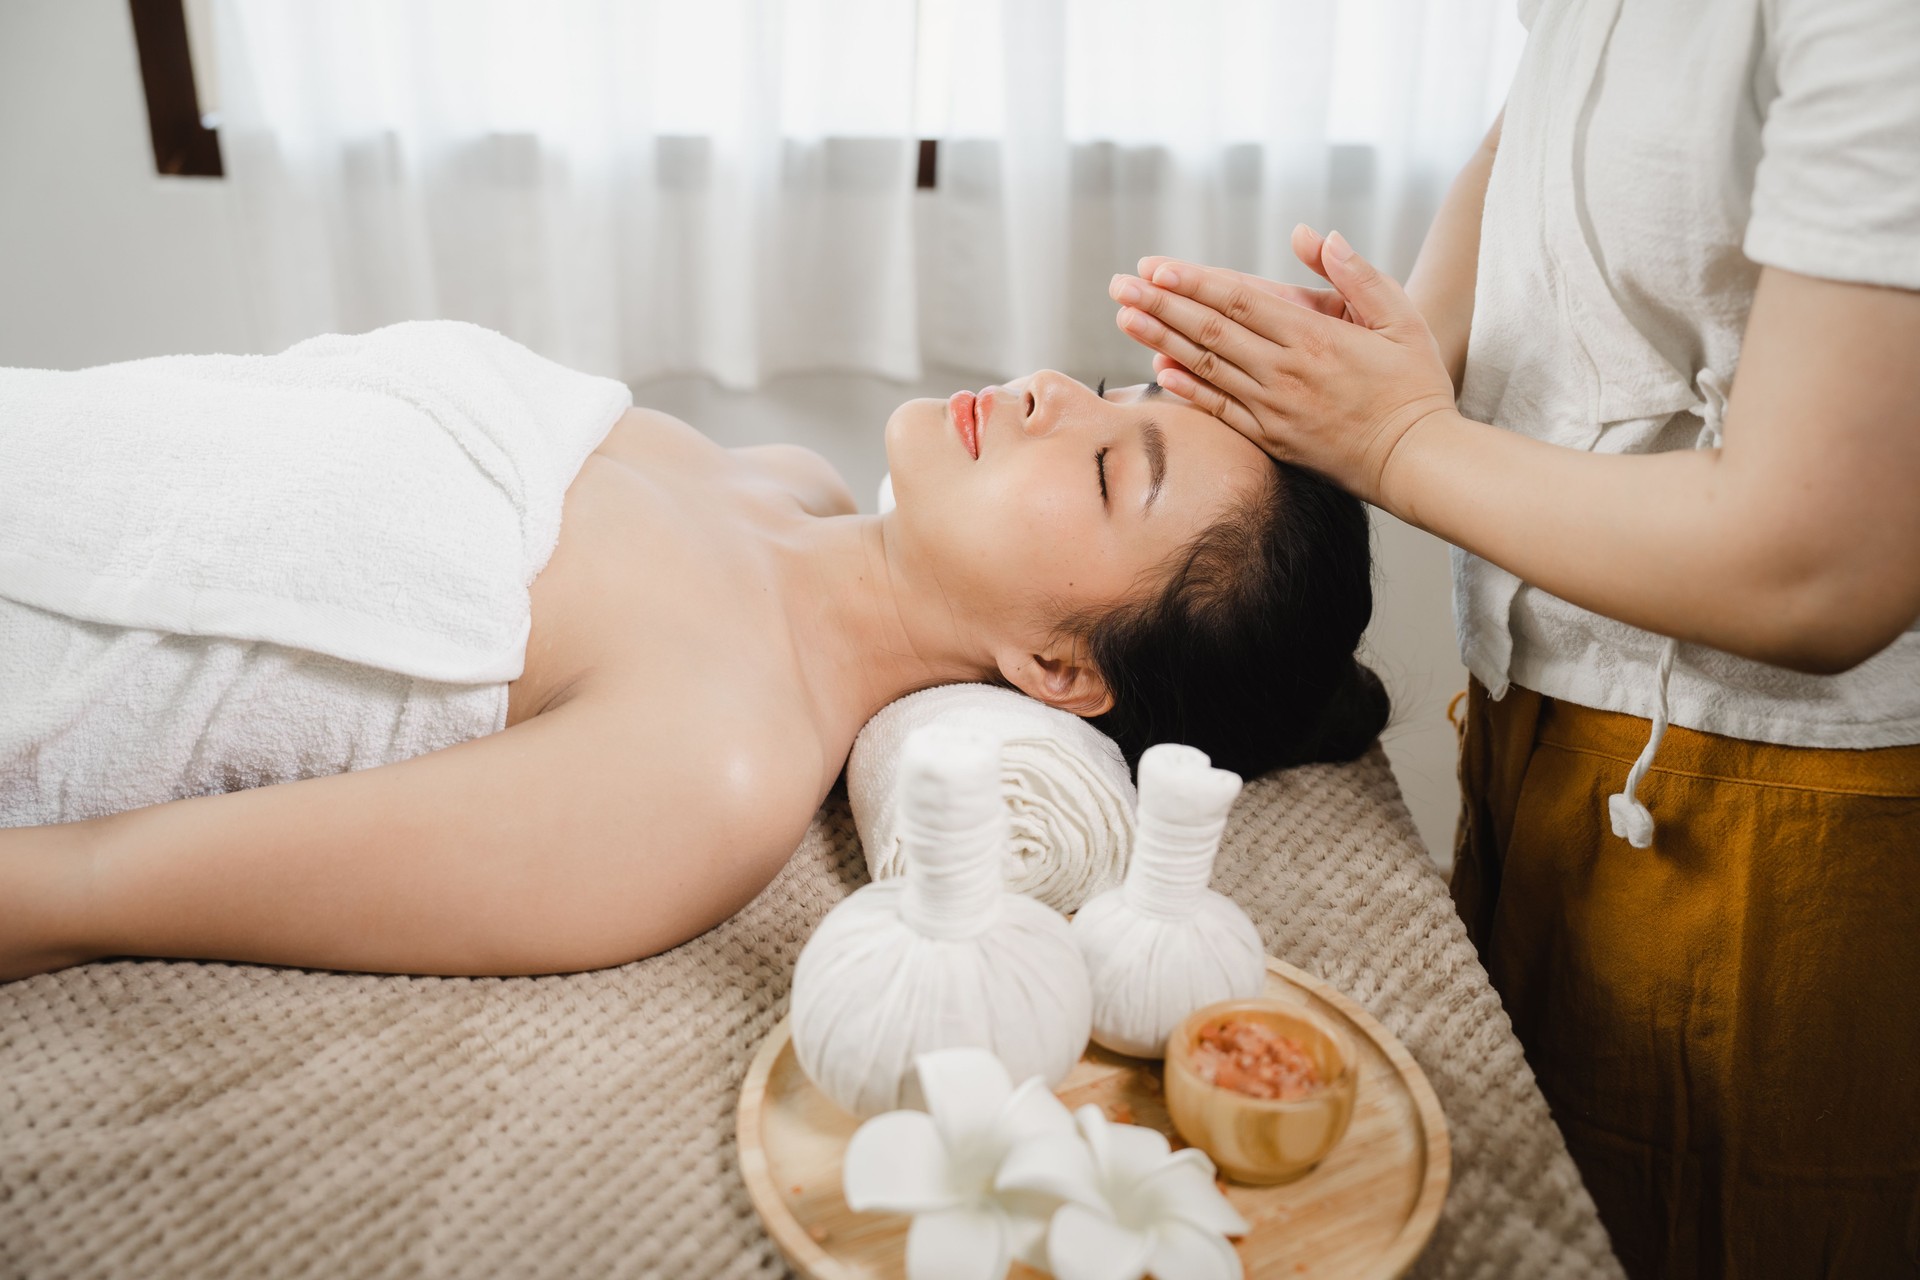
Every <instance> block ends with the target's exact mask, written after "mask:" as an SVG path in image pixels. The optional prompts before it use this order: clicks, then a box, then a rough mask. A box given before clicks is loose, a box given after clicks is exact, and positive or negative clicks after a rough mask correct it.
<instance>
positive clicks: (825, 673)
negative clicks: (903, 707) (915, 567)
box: [775, 516, 995, 740]
mask: <svg viewBox="0 0 1920 1280" xmlns="http://www.w3.org/2000/svg"><path fill="white" fill-rule="evenodd" d="M775 545H776V547H777V548H778V553H777V554H778V556H779V559H780V561H781V568H782V574H781V576H782V580H783V584H784V585H783V588H782V590H783V592H784V594H785V596H786V606H787V608H786V612H787V617H788V620H789V624H790V626H791V627H792V632H793V641H794V652H795V655H796V658H797V661H798V663H799V667H800V671H801V676H802V679H803V680H804V681H805V682H806V685H807V692H808V694H809V696H810V697H811V699H812V701H813V704H814V707H815V713H816V716H817V717H818V718H819V720H820V723H821V724H822V726H823V727H832V729H837V730H838V731H839V732H841V733H844V734H845V736H846V737H847V738H848V739H849V740H851V738H852V735H853V734H854V733H857V732H858V731H859V728H860V726H861V725H863V724H865V723H866V722H867V721H868V720H869V719H870V718H872V716H873V714H874V713H875V712H877V711H879V710H880V708H882V707H884V706H886V705H887V703H889V702H892V701H893V700H894V699H896V698H903V697H905V696H906V695H907V694H909V693H913V692H914V691H916V690H919V689H927V688H931V687H933V686H934V685H940V684H953V683H956V682H959V681H967V680H988V679H991V678H993V676H994V674H995V673H994V669H993V667H992V665H991V663H990V661H989V660H988V658H987V655H986V649H985V646H984V645H982V644H979V643H978V642H977V641H976V640H975V639H974V638H973V637H970V636H968V635H966V634H964V631H963V629H962V627H961V626H960V624H959V622H958V620H957V619H955V618H954V616H953V615H952V612H951V610H949V609H947V608H946V607H945V604H944V602H943V601H942V600H939V599H932V600H923V599H921V598H920V597H919V595H918V594H917V593H916V592H915V591H914V589H913V588H912V586H911V584H910V580H909V575H907V574H906V573H904V572H903V571H902V566H901V565H900V563H899V558H898V554H897V549H896V547H895V546H894V545H893V544H891V543H890V542H889V539H888V524H887V520H886V517H884V516H826V517H813V516H809V517H807V518H805V519H804V520H802V521H800V522H798V523H797V524H796V525H794V526H793V527H792V528H791V529H790V530H787V531H783V533H782V535H781V536H780V537H779V538H778V539H777V540H776V543H775Z"/></svg>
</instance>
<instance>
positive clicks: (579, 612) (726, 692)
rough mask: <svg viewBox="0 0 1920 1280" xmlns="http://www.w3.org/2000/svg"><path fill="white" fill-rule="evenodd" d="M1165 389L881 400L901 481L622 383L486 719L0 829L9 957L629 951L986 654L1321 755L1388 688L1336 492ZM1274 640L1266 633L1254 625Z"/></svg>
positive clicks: (1139, 707) (1049, 682) (664, 938)
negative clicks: (877, 728)
mask: <svg viewBox="0 0 1920 1280" xmlns="http://www.w3.org/2000/svg"><path fill="white" fill-rule="evenodd" d="M1156 390H1157V388H1155V387H1151V386H1148V387H1134V388H1129V389H1123V390H1118V391H1112V392H1106V393H1105V394H1104V395H1103V394H1101V393H1099V392H1096V391H1095V390H1094V389H1092V388H1089V387H1086V386H1084V385H1082V384H1081V383H1079V382H1076V381H1074V380H1072V379H1070V378H1067V377H1065V376H1063V375H1061V374H1058V373H1053V372H1041V373H1036V374H1033V375H1032V376H1030V377H1026V378H1022V379H1020V380H1018V381H1015V382H1012V383H1008V384H1007V385H1005V386H999V387H991V388H988V389H987V390H985V391H982V392H981V393H980V394H979V396H978V397H977V398H975V397H974V396H971V395H969V394H967V393H965V392H962V393H960V394H959V395H957V396H955V397H954V398H953V400H952V401H949V402H942V401H939V400H916V401H912V402H909V403H908V404H905V405H903V406H901V407H900V409H898V410H897V411H896V412H895V413H894V414H893V416H892V418H891V420H890V421H889V422H888V423H887V430H886V440H887V455H888V462H889V464H890V466H891V469H892V475H893V483H894V489H895V494H896V498H897V503H898V505H897V507H896V508H895V509H894V510H893V511H892V512H891V513H889V514H888V515H886V516H884V517H871V516H860V515H857V514H855V511H854V504H853V501H852V499H851V498H850V497H849V496H848V493H847V490H846V487H845V485H844V484H843V483H842V481H841V480H840V478H839V476H838V475H837V474H835V472H834V471H833V470H832V469H831V468H830V467H828V466H827V465H826V464H825V463H824V462H823V461H822V460H821V459H820V458H818V457H817V456H815V455H813V454H811V453H808V452H806V451H805V450H801V449H797V448H790V447H785V446H773V447H768V448H759V449H743V450H737V451H729V450H726V449H722V448H720V447H718V446H716V445H714V444H712V443H711V442H709V441H708V440H707V439H706V438H705V437H703V436H702V435H700V434H699V433H698V432H696V431H694V430H693V429H692V428H690V427H688V426H687V425H686V424H684V423H682V422H679V421H677V420H675V419H673V418H670V417H667V416H665V415H663V414H659V413H653V412H649V411H646V410H642V409H631V410H629V411H628V412H627V413H626V414H625V415H624V416H622V417H621V418H620V419H619V421H618V422H617V423H616V424H615V425H614V427H613V429H612V430H611V432H610V433H609V434H608V435H607V436H606V438H605V440H604V441H603V442H602V443H601V444H600V446H599V448H598V449H597V450H596V451H595V452H594V453H593V454H592V455H591V456H590V457H589V458H588V459H587V461H586V463H585V465H584V466H583V467H582V468H581V469H580V471H579V473H578V475H577V477H575V478H574V480H573V482H572V484H571V486H570V487H569V488H568V489H567V490H566V498H565V508H564V520H563V523H562V526H561V528H562V532H561V535H560V540H559V543H558V546H557V548H556V549H555V551H554V553H553V556H552V558H551V560H550V561H549V562H548V563H547V565H546V567H545V569H544V570H543V571H541V572H540V573H539V576H538V578H537V579H536V580H535V581H534V583H533V585H532V587H531V597H532V618H533V624H532V632H531V636H530V638H529V640H528V643H527V651H526V665H525V671H524V674H523V675H521V676H520V678H519V679H517V680H515V681H513V682H512V684H511V685H510V686H509V691H508V702H507V716H506V724H507V727H506V728H505V730H504V731H502V732H498V733H491V734H487V735H485V736H482V737H478V738H475V739H472V740H471V741H466V742H463V743H460V744H459V745H455V746H450V747H447V748H445V749H443V750H436V751H431V752H429V753H428V754H424V755H419V756H416V757H414V758H412V759H407V760H403V761H400V762H398V763H392V764H385V765H381V766H379V767H375V768H367V769H361V770H357V771H354V772H348V773H337V774H333V775H331V776H325V777H315V778H308V779H304V780H300V781H294V782H288V783H285V784H282V785H275V786H263V787H257V788H255V789H252V790H238V791H230V792H227V793H225V794H218V795H205V796H196V797H191V798H186V799H180V800H174V801H171V802H169V803H164V804H153V805H148V806H147V807H144V808H136V809H129V810H127V811H125V812H120V813H113V814H109V815H106V816H102V817H96V818H92V819H89V820H87V821H76V822H67V823H63V824H60V825H52V826H33V827H20V828H15V829H11V830H0V978H17V977H22V976H25V975H28V974H32V973H37V972H43V971H46V970H49V969H54V968H59V967H61V966H63V965H68V964H74V963H79V962H82V961H85V960H88V959H92V958H98V957H101V956H107V955H143V956H174V957H193V958H205V959H227V960H237V961H253V962H263V963H274V964H292V965H304V966H312V967H320V968H335V969H354V970H371V971H382V972H402V973H443V974H475V975H480V974H526V973H547V972H564V971H571V970H580V969H590V968H597V967H601V966H605V965H613V964H620V963H625V962H627V961H631V960H634V959H636V958H639V957H642V956H646V955H651V954H653V953H655V952H658V951H662V950H664V949H666V948H669V947H672V946H674V945H676V944H677V943H680V942H682V941H685V940H686V939H688V938H691V937H693V936H694V935H696V934H698V933H700V932H702V931H703V930H705V929H708V928H710V927H712V926H713V925H715V924H717V923H718V922H720V921H721V920H724V919H725V918H727V917H728V916H729V915H731V914H732V913H733V912H735V911H737V910H739V909H740V908H741V907H742V906H744V905H745V904H746V903H747V902H748V901H750V900H751V899H752V898H753V897H754V896H755V895H756V894H758V893H759V892H760V890H761V889H762V888H763V887H764V886H765V885H766V884H767V883H768V882H769V881H770V880H771V879H772V878H773V876H774V875H775V874H776V873H777V872H778V871H779V869H780V867H781V866H782V865H783V864H784V863H785V862H786V860H787V858H788V857H789V856H790V855H791V854H792V852H793V850H794V848H795V847H796V846H797V845H798V843H799V841H800V839H801V837H802V835H803V834H804V833H805V831H806V828H807V824H808V821H809V819H810V818H811V816H812V814H813V812H814V810H815V809H816V808H817V807H818V806H819V804H820V803H821V801H822V799H823V798H824V797H825V796H826V794H827V792H828V790H829V788H831V787H832V785H833V783H834V780H835V778H836V777H837V775H838V774H839V772H840V770H841V768H842V766H843V765H844V763H845V761H846V758H847V754H848V751H849V749H850V748H851V745H852V743H853V739H854V736H855V734H856V733H858V731H859V729H860V727H861V725H862V724H863V723H864V722H865V721H866V720H867V719H868V718H869V717H870V716H871V715H873V713H874V712H875V711H877V710H879V708H880V707H882V706H883V705H885V704H886V703H887V702H889V701H891V700H892V699H895V698H898V697H901V696H903V695H905V694H907V693H909V692H912V691H913V690H916V689H921V688H925V687H927V686H930V685H937V684H943V683H950V682H955V681H977V680H984V681H993V682H1000V683H1005V684H1008V685H1011V686H1013V687H1014V688H1017V689H1019V690H1021V691H1023V692H1025V693H1027V694H1029V695H1031V696H1033V697H1035V698H1038V699H1040V700H1042V701H1044V702H1047V703H1050V704H1052V705H1055V706H1058V707H1062V708H1064V709H1066V710H1069V711H1072V712H1074V713H1076V714H1079V715H1082V716H1088V717H1093V718H1094V719H1095V721H1096V723H1098V724H1099V725H1100V726H1101V727H1102V728H1104V729H1106V730H1107V731H1108V732H1109V733H1111V734H1112V735H1113V736H1114V737H1115V738H1116V739H1117V740H1118V741H1119V742H1120V743H1121V744H1122V747H1123V748H1124V749H1125V750H1126V751H1127V753H1128V755H1129V758H1130V759H1132V758H1137V756H1138V753H1139V752H1140V751H1141V750H1142V749H1143V748H1144V747H1145V746H1146V745H1149V744H1150V743H1152V742H1155V741H1160V740H1176V741H1184V742H1190V743H1193V744H1194V745H1197V746H1199V747H1200V748H1202V749H1203V750H1206V751H1208V752H1210V753H1211V754H1212V755H1213V756H1214V758H1215V760H1216V761H1217V762H1218V763H1220V764H1222V765H1223V766H1225V767H1228V768H1232V769H1235V770H1237V771H1240V772H1242V773H1246V774H1252V773H1257V772H1261V771H1263V770H1266V769H1269V768H1273V767H1276V766H1279V765H1285V764H1295V763H1301V762H1306V761H1313V760H1337V759H1349V758H1352V757H1353V756H1355V755H1357V754H1359V752H1361V751H1362V750H1364V749H1365V747H1366V746H1367V744H1368V743H1370V742H1371V741H1372V740H1373V738H1374V736H1375V735H1376V734H1377V733H1378V731H1379V729H1380V727H1381V724H1382V722H1383V721H1384V720H1385V717H1386V713H1387V705H1386V696H1385V693H1384V691H1383V690H1382V689H1381V687H1380V684H1379V682H1378V680H1377V679H1375V677H1374V676H1373V674H1372V672H1370V671H1368V670H1367V669H1366V668H1365V667H1363V666H1361V665H1359V664H1358V663H1357V662H1356V661H1355V659H1354V650H1355V647H1356V645H1357V644H1358V642H1359V639H1360V635H1361V632H1362V630H1363V629H1364V628H1365V626H1366V623H1367V619H1368V616H1369V614H1370V612H1371V608H1372V596H1371V589H1370V584H1369V573H1370V564H1369V556H1368V547H1367V525H1366V519H1365V516H1364V514H1363V512H1362V510H1361V508H1360V506H1359V504H1358V503H1357V502H1356V501H1354V500H1353V499H1352V498H1350V497H1348V496H1347V495H1346V494H1344V493H1341V492H1340V491H1338V490H1336V489H1334V488H1333V487H1331V486H1330V485H1328V484H1327V483H1325V482H1324V481H1321V480H1319V479H1318V478H1317V477H1314V476H1312V475H1310V474H1309V473H1306V472H1302V471H1297V470H1293V469H1291V468H1283V467H1279V466H1276V464H1274V463H1272V462H1270V461H1269V460H1268V459H1267V457H1266V455H1265V454H1263V453H1262V452H1261V451H1260V449H1259V448H1258V447H1257V446H1255V445H1253V444H1252V443H1250V442H1249V441H1248V440H1247V439H1246V438H1245V437H1243V436H1242V435H1240V434H1239V433H1238V432H1237V431H1234V430H1232V429H1231V428H1229V427H1227V426H1225V425H1223V424H1222V423H1220V422H1219V421H1217V420H1216V419H1214V418H1213V417H1211V416H1210V415H1208V414H1205V413H1203V412H1200V411H1199V410H1196V409H1193V408H1191V407H1188V406H1186V405H1184V404H1182V403H1181V402H1179V401H1177V400H1175V399H1173V398H1172V397H1164V398H1155V397H1154V396H1153V394H1152V393H1153V392H1154V391H1156ZM1282 654H1284V655H1286V661H1276V660H1275V655H1282Z"/></svg>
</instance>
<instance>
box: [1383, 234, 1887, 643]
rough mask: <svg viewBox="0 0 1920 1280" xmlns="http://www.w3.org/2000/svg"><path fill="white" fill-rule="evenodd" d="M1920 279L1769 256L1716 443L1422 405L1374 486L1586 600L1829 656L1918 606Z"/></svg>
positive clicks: (1414, 519) (1433, 527) (1480, 548)
mask: <svg viewBox="0 0 1920 1280" xmlns="http://www.w3.org/2000/svg"><path fill="white" fill-rule="evenodd" d="M1916 347H1920V294H1916V293H1912V292H1909V291H1906V290H1901V289H1881V288H1874V287H1872V286H1868V285H1857V284H1841V283H1837V282H1834V281H1830V280H1817V279H1813V278H1811V277H1807V276H1799V275H1794V274H1793V273H1791V272H1786V271H1780V270H1777V269H1775V268H1771V267H1770V268H1767V269H1765V270H1764V271H1762V273H1761V277H1760V286H1759V291H1758V293H1757V294H1756V296H1755V298H1754V304H1753V311H1752V313H1751V315H1750V316H1749V319H1748V322H1747V330H1746V335H1745V338H1744V341H1743V345H1742V349H1741V357H1740V371H1739V376H1738V378H1737V380H1736V381H1735V383H1734V387H1733V392H1732V395H1731V398H1730V400H1729V402H1728V406H1727V423H1726V432H1725V445H1724V447H1723V448H1721V449H1718V450H1700V451H1683V452H1673V453H1660V454H1647V455H1624V456H1623V455H1605V454H1589V453H1583V452H1578V451H1575V450H1571V449H1562V448H1557V447H1555V446H1553V445H1548V444H1543V443H1541V442H1539V441H1536V440H1530V439H1527V438H1526V437H1523V436H1519V435H1515V434H1514V433H1512V432H1508V431H1500V430H1497V429H1495V428H1493V427H1489V426H1486V425H1484V424H1481V423H1476V422H1469V421H1467V420H1466V419H1464V418H1462V417H1461V416H1460V415H1459V414H1458V413H1443V414H1436V415H1433V416H1432V417H1430V418H1427V419H1425V420H1424V421H1422V422H1421V423H1420V425H1419V426H1418V427H1417V428H1416V429H1415V430H1413V431H1412V432H1411V433H1410V434H1409V435H1408V437H1407V438H1406V440H1405V441H1404V442H1403V443H1402V444H1401V446H1400V447H1399V448H1398V449H1397V450H1395V451H1394V453H1393V457H1392V462H1391V464H1390V466H1389V468H1388V470H1387V474H1386V475H1385V477H1384V478H1383V484H1382V488H1381V493H1380V497H1381V499H1382V505H1384V506H1386V507H1387V509H1388V510H1391V511H1393V512H1394V513H1395V514H1396V515H1398V516H1400V517H1401V518H1402V519H1405V520H1407V521H1409V522H1410V523H1413V524H1417V525H1419V526H1420V527H1422V528H1424V529H1428V530H1430V531H1432V532H1433V533H1436V534H1438V535H1439V536H1441V537H1443V538H1445V539H1447V540H1448V541H1449V542H1453V543H1455V544H1457V545H1459V546H1462V547H1465V548H1466V549H1467V550H1469V551H1472V552H1474V553H1475V554H1477V555H1480V556H1483V557H1485V558H1486V559H1488V560H1491V561H1492V562H1493V563H1495V564H1498V565H1500V566H1501V567H1503V568H1505V569H1508V570H1510V571H1512V572H1513V573H1515V574H1517V575H1518V576H1519V577H1521V578H1523V579H1525V580H1526V581H1528V582H1531V583H1534V584H1536V585H1538V586H1540V587H1542V588H1544V589H1546V590H1548V591H1551V592H1552V593H1553V594H1555V595H1557V596H1560V597H1562V598H1563V599H1566V600H1569V601H1571V602H1573V603H1574V604H1577V605H1580V606H1581V607H1583V608H1587V609H1591V610H1593V611H1594V612H1596V613H1602V614H1605V615H1607V616H1608V617H1612V618H1618V619H1620V620H1621V621H1623V622H1627V623H1630V624H1632V625H1635V626H1640V627H1645V628H1647V629H1648V630H1651V631H1656V632H1660V633H1662V634H1665V635H1674V636H1678V637H1680V638H1681V639H1683V640H1693V641H1698V642H1700V643H1702V644H1708V645H1712V646H1713V647H1714V648H1717V649H1724V650H1727V651H1728V652H1731V653H1736V654H1740V655H1742V656H1745V657H1750V658H1757V659H1759V660H1761V661H1763V662H1771V663H1775V664H1777V665H1780V666H1785V667H1791V668H1794V669H1796V670H1801V671H1812V672H1822V673H1829V672H1836V671H1844V670H1846V669H1847V668H1848V667H1851V666H1854V665H1856V664H1858V663H1860V662H1863V661H1865V660H1866V659H1867V658H1869V657H1871V656H1872V655H1873V654H1875V653H1877V652H1879V651H1880V650H1881V649H1883V648H1885V647H1886V646H1887V645H1888V644H1891V643H1892V642H1893V641H1894V639H1895V638H1896V637H1898V636H1899V634H1900V633H1901V632H1902V631H1904V630H1906V628H1907V627H1908V626H1909V625H1911V624H1912V622H1913V620H1914V618H1915V617H1916V616H1920V364H1916V362H1915V361H1914V359H1913V352H1914V350H1915V349H1916Z"/></svg>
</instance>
